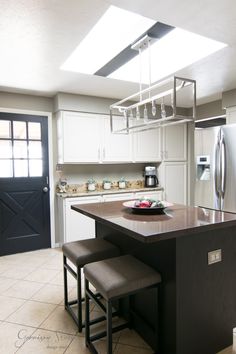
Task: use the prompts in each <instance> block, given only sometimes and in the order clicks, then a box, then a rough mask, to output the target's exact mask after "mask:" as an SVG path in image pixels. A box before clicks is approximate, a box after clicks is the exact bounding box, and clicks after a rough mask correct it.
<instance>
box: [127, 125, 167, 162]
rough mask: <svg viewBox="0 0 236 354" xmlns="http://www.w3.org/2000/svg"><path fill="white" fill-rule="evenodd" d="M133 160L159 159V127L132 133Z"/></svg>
mask: <svg viewBox="0 0 236 354" xmlns="http://www.w3.org/2000/svg"><path fill="white" fill-rule="evenodd" d="M133 138H134V161H135V162H147V161H148V162H156V161H157V162H158V161H161V129H152V130H146V131H143V132H137V133H134V134H133Z"/></svg>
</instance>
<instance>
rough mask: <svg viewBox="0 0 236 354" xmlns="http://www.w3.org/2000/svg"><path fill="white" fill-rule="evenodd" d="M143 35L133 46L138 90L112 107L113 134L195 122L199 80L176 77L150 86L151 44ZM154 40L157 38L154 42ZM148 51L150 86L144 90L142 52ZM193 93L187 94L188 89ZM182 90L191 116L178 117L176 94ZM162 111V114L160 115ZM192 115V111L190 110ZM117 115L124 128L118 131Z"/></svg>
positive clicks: (148, 38)
mask: <svg viewBox="0 0 236 354" xmlns="http://www.w3.org/2000/svg"><path fill="white" fill-rule="evenodd" d="M152 40H153V38H150V37H149V36H147V35H146V36H144V37H143V38H142V39H140V40H139V41H138V42H137V43H135V44H134V45H133V46H132V49H134V50H138V51H139V57H140V60H139V64H140V72H139V79H140V80H139V91H138V92H137V93H135V94H133V95H131V96H129V97H127V98H124V99H122V100H120V101H118V102H116V103H114V104H112V105H111V106H110V125H111V132H113V133H120V134H128V133H130V132H137V131H143V130H150V129H156V128H158V127H162V126H166V125H173V124H180V123H185V122H191V121H194V120H195V118H196V81H195V80H191V79H186V78H181V77H177V76H173V77H169V78H167V79H165V80H162V81H159V82H157V83H156V84H154V85H151V41H152ZM154 40H155V39H154ZM146 49H147V50H148V57H149V61H148V70H149V85H148V87H147V88H145V89H143V88H142V52H143V50H146ZM189 89H190V90H191V91H190V93H189V92H188V93H187V94H186V90H189ZM181 91H183V92H184V97H185V101H186V100H187V101H188V103H187V105H186V104H185V105H186V106H187V107H188V108H192V110H191V115H190V116H186V115H181V114H179V109H178V108H179V107H177V93H178V95H179V93H180V92H181ZM158 111H160V112H158ZM188 112H189V110H188ZM114 116H122V117H123V123H124V124H123V127H122V128H120V127H119V129H116V127H115V124H114Z"/></svg>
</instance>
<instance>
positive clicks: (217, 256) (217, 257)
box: [208, 249, 222, 265]
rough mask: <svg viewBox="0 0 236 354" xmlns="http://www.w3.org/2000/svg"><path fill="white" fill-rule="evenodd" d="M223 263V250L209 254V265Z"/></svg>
mask: <svg viewBox="0 0 236 354" xmlns="http://www.w3.org/2000/svg"><path fill="white" fill-rule="evenodd" d="M221 261H222V252H221V249H219V250H214V251H211V252H208V265H210V264H214V263H218V262H221Z"/></svg>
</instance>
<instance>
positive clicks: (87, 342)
mask: <svg viewBox="0 0 236 354" xmlns="http://www.w3.org/2000/svg"><path fill="white" fill-rule="evenodd" d="M88 289H89V282H88V280H87V279H85V343H86V346H88V344H89V342H90V326H89V322H90V317H89V313H90V308H89V296H88V294H87V290H88Z"/></svg>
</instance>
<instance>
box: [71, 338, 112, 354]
mask: <svg viewBox="0 0 236 354" xmlns="http://www.w3.org/2000/svg"><path fill="white" fill-rule="evenodd" d="M93 344H94V346H95V348H96V350H97V351H98V353H99V354H106V353H107V350H106V341H104V340H99V341H95V342H93ZM112 347H113V351H115V347H116V343H113V346H112ZM65 354H90V351H89V350H88V349H87V348H86V345H85V338H84V336H77V337H75V338H74V339H73V341H72V343H71V344H70V345H69V347H68V349H67V350H66V351H65Z"/></svg>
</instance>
